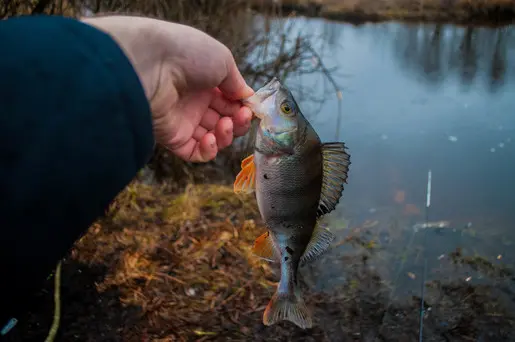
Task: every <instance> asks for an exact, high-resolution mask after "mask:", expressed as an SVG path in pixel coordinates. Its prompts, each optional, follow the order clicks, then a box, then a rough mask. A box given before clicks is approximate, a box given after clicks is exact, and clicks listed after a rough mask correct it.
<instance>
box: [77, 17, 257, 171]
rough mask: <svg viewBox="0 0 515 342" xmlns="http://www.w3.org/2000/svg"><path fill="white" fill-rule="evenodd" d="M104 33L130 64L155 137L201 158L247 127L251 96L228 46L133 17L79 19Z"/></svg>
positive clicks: (195, 32)
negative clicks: (147, 105) (247, 102)
mask: <svg viewBox="0 0 515 342" xmlns="http://www.w3.org/2000/svg"><path fill="white" fill-rule="evenodd" d="M82 21H83V22H85V23H87V24H90V25H93V26H95V27H97V28H99V29H100V30H103V31H104V32H106V33H108V34H109V35H110V36H111V37H113V39H115V40H116V41H117V43H118V44H119V45H120V47H121V48H122V49H123V50H124V52H125V53H126V55H127V56H128V58H129V59H130V61H131V62H132V65H133V66H134V68H135V70H136V72H137V74H138V76H139V78H140V80H141V82H142V84H143V88H144V89H145V94H146V96H147V98H148V99H149V101H150V107H151V110H152V117H153V127H154V134H155V138H156V141H157V142H158V143H160V144H162V145H164V146H165V147H166V148H167V149H169V150H170V151H172V152H173V153H175V154H176V155H177V156H179V157H180V158H182V159H184V160H187V161H192V162H206V161H209V160H212V159H214V158H215V157H216V155H217V153H218V151H219V150H221V149H223V148H225V147H227V146H229V145H230V144H231V143H232V141H233V138H234V137H235V136H242V135H244V134H245V133H246V132H247V131H248V129H249V128H250V121H251V118H252V112H251V111H250V109H249V108H247V107H245V106H243V105H242V104H241V103H240V101H239V100H241V99H243V98H245V97H248V96H251V95H252V94H253V93H254V91H253V90H252V88H250V87H249V86H248V85H247V84H246V83H245V80H244V79H243V77H242V75H241V74H240V72H239V71H238V68H237V66H236V63H235V61H234V57H233V55H232V53H231V51H230V50H229V49H228V48H227V47H226V46H225V45H223V44H222V43H220V42H219V41H217V40H215V39H214V38H212V37H210V36H209V35H207V34H205V33H204V32H202V31H199V30H197V29H194V28H192V27H189V26H185V25H180V24H175V23H170V22H166V21H161V20H156V19H150V18H144V17H132V16H105V17H95V18H83V19H82Z"/></svg>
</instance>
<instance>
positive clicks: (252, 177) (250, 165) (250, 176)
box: [234, 155, 256, 193]
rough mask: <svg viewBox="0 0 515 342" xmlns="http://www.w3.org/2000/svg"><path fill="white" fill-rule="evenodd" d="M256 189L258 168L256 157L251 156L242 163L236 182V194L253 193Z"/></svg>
mask: <svg viewBox="0 0 515 342" xmlns="http://www.w3.org/2000/svg"><path fill="white" fill-rule="evenodd" d="M255 187H256V166H255V165H254V155H250V156H248V157H247V158H245V159H243V161H242V162H241V171H240V173H238V175H237V176H236V180H235V181H234V192H236V193H239V192H244V193H251V192H253V191H254V189H255Z"/></svg>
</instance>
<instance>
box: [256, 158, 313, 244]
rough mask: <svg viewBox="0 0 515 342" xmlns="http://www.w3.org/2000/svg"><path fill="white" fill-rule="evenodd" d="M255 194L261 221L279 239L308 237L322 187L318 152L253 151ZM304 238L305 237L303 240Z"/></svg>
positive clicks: (302, 239)
mask: <svg viewBox="0 0 515 342" xmlns="http://www.w3.org/2000/svg"><path fill="white" fill-rule="evenodd" d="M255 164H256V198H257V202H258V207H259V211H260V213H261V216H262V218H263V221H264V222H265V224H266V225H267V227H268V229H270V230H271V231H272V232H273V233H274V235H275V236H276V237H277V238H279V235H282V238H281V240H283V241H285V239H290V240H291V239H293V240H299V241H298V242H299V243H300V242H301V241H302V242H303V243H305V244H307V242H308V241H309V238H310V237H311V234H312V232H313V229H314V227H315V224H316V220H317V219H316V213H317V208H318V204H319V200H320V192H321V189H322V154H321V152H320V150H319V149H312V150H311V151H310V152H309V153H306V154H304V155H302V156H298V155H292V156H290V155H282V156H268V155H264V154H261V153H259V152H257V151H256V152H255ZM305 240H306V241H305Z"/></svg>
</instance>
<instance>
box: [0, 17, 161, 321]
mask: <svg viewBox="0 0 515 342" xmlns="http://www.w3.org/2000/svg"><path fill="white" fill-rule="evenodd" d="M0 42H1V43H2V48H1V49H2V53H1V54H0V108H1V112H0V158H1V159H0V160H1V164H0V189H1V192H0V193H1V195H2V196H1V198H0V227H1V228H0V229H1V233H2V235H1V236H2V237H1V240H0V265H1V266H2V271H3V273H1V275H0V277H1V280H0V293H4V294H10V295H8V296H7V298H6V297H5V296H4V297H0V307H1V308H2V310H0V320H1V318H2V317H1V315H2V314H4V315H5V314H6V313H5V312H4V311H3V310H6V309H7V310H12V309H13V308H14V307H15V306H16V307H17V308H23V305H21V304H22V303H21V301H22V300H23V299H24V298H26V295H25V294H24V292H28V293H30V291H32V290H34V289H36V288H37V287H38V286H40V285H41V282H40V281H41V280H44V279H45V277H46V276H47V275H48V274H49V273H50V272H51V271H52V269H53V267H54V266H55V263H56V262H57V260H58V259H59V258H61V257H63V256H64V255H65V253H66V252H67V251H68V249H69V248H70V247H71V246H72V244H73V242H74V241H75V240H76V239H77V238H78V237H79V236H80V235H81V233H83V232H84V231H85V229H86V228H87V227H88V226H89V225H90V224H91V223H92V222H93V221H94V220H95V219H96V218H97V217H98V216H100V215H102V213H103V212H104V210H105V208H106V206H107V205H108V204H109V202H110V201H111V200H112V199H113V198H114V196H115V195H116V194H117V193H118V192H119V191H121V190H122V189H123V188H124V187H125V186H126V185H127V184H128V183H129V182H130V181H131V179H133V177H134V176H135V175H136V173H137V171H138V170H139V169H140V168H141V167H142V166H144V164H145V162H146V161H147V159H148V158H149V157H150V154H151V152H152V148H153V145H154V141H153V136H152V122H151V114H150V109H149V104H148V101H147V99H146V97H145V93H144V90H143V87H142V86H141V84H140V81H139V79H138V77H137V75H136V73H135V71H134V70H133V68H132V66H131V64H130V62H129V60H128V59H127V58H126V56H125V55H124V53H123V52H122V50H120V48H119V47H118V46H117V45H116V43H115V42H114V41H113V40H112V39H111V38H110V37H109V36H107V35H106V34H104V33H102V32H100V31H99V30H97V29H95V28H93V27H90V26H88V25H86V24H83V23H80V22H78V21H75V20H71V19H64V18H59V17H26V18H15V19H8V20H5V21H0ZM7 278H8V279H9V280H8V281H7ZM17 294H22V295H21V296H23V298H22V297H21V296H17ZM10 312H13V311H10ZM7 314H9V312H8V313H7ZM13 314H14V313H13ZM3 323H4V322H1V321H0V328H1V326H2V325H3Z"/></svg>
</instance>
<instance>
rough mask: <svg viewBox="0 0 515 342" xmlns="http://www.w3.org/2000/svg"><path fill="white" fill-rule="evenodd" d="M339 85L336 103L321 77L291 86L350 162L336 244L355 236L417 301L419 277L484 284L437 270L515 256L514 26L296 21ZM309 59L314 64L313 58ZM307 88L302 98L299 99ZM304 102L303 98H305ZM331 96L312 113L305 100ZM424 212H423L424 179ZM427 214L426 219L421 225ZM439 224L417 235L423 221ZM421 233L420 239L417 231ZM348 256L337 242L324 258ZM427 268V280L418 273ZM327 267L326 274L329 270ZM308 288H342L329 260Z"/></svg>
mask: <svg viewBox="0 0 515 342" xmlns="http://www.w3.org/2000/svg"><path fill="white" fill-rule="evenodd" d="M289 20H290V22H291V20H294V29H293V30H292V32H291V35H292V36H295V35H296V34H297V33H298V32H300V31H303V32H309V34H311V35H312V36H313V42H312V43H313V45H314V47H315V49H316V50H317V51H318V52H319V53H320V55H321V56H322V60H323V63H324V64H325V65H326V66H327V67H329V68H330V67H337V68H338V70H337V71H336V72H334V73H332V76H333V77H334V79H335V80H336V82H337V83H338V84H339V85H340V86H342V87H343V100H342V103H341V104H342V107H343V111H342V114H343V119H342V121H341V123H342V124H341V127H337V122H338V120H337V117H338V115H339V112H338V100H337V98H336V96H335V94H334V89H332V88H331V85H330V84H329V83H328V82H324V80H323V78H324V77H323V76H321V75H320V74H308V75H302V76H292V77H290V78H289V79H288V82H289V85H291V86H292V87H293V88H295V90H294V94H296V95H297V98H298V99H299V102H300V105H301V108H302V110H303V112H304V113H305V114H306V116H308V117H309V119H310V121H311V122H312V124H313V126H314V127H315V128H316V129H317V131H318V132H319V135H320V137H321V139H322V140H323V141H334V140H335V139H338V138H339V139H341V140H343V141H345V143H346V144H347V146H348V148H349V152H350V154H351V160H352V165H351V171H350V176H349V184H348V185H347V187H346V189H345V191H344V199H343V200H342V202H341V204H340V205H339V206H338V208H337V211H336V213H334V214H333V217H334V218H335V220H336V221H335V222H337V221H338V219H339V220H340V221H341V220H344V221H345V224H344V226H345V227H344V228H343V229H339V228H338V227H333V229H335V230H336V231H338V234H339V239H344V238H346V237H349V236H351V235H353V234H360V233H362V232H364V231H367V232H368V233H369V235H368V238H369V241H370V240H373V241H374V244H375V245H377V246H379V247H380V249H381V252H380V253H379V255H380V256H379V257H376V264H377V265H378V267H380V266H381V267H382V268H381V267H380V269H381V270H382V276H384V278H385V279H386V280H387V281H389V282H390V283H391V284H392V283H393V285H394V287H396V288H397V289H398V290H399V291H400V292H399V293H400V294H399V296H401V297H402V295H403V294H404V295H406V293H418V294H420V282H421V279H422V278H423V277H427V280H429V279H447V278H452V277H458V278H459V277H461V279H462V281H467V282H468V281H471V282H474V281H478V282H480V281H481V280H482V276H481V275H478V274H475V273H473V272H469V271H464V272H458V271H456V270H453V269H452V268H450V267H449V266H448V264H446V263H445V261H446V260H448V259H449V258H448V254H449V253H451V252H453V251H454V250H455V249H456V248H457V247H460V248H462V249H463V250H464V252H466V253H468V254H471V255H474V254H476V255H478V256H481V257H484V258H485V259H486V260H489V261H490V262H492V263H493V264H495V265H508V266H511V264H512V263H513V262H514V260H515V249H514V246H513V245H512V241H515V226H514V222H515V210H514V209H515V182H514V181H513V177H514V176H515V117H514V115H515V96H514V94H515V64H514V63H515V37H514V34H513V28H512V27H509V28H496V29H491V28H466V27H456V26H452V25H430V24H420V25H419V24H416V25H415V24H400V23H384V24H369V25H363V26H358V27H356V26H352V25H349V24H344V23H337V22H330V21H326V20H321V19H304V18H296V19H289ZM313 62H314V63H316V60H314V61H313ZM301 89H303V92H301ZM306 90H308V92H306ZM308 95H309V96H308ZM323 95H326V96H328V97H327V100H326V101H325V102H323V103H322V105H320V104H319V103H318V102H317V103H315V102H314V101H312V100H311V98H312V97H315V98H316V97H322V96H323ZM429 170H431V172H432V193H431V206H430V207H429V210H428V211H427V212H426V208H425V205H426V189H427V177H428V171H429ZM426 214H427V217H426ZM426 219H427V220H429V221H439V220H446V221H449V222H450V225H449V227H448V228H445V229H441V230H437V229H428V230H425V231H422V232H421V231H419V232H417V233H415V231H414V229H413V225H415V224H416V223H420V222H425V220H426ZM424 234H425V235H424ZM345 253H352V251H351V252H349V249H348V248H346V246H345V244H343V245H342V246H341V247H338V248H335V249H333V250H332V251H331V255H332V256H333V257H335V256H339V254H341V255H343V254H345ZM424 260H427V275H425V273H424V267H423V266H424ZM328 265H329V266H328ZM318 267H319V268H323V269H322V270H319V271H318V279H317V280H316V282H315V285H317V286H318V288H319V289H331V288H334V286H336V284H337V283H339V282H341V281H345V279H346V276H345V274H343V271H342V269H341V268H339V266H338V263H334V262H333V263H332V264H330V263H329V264H322V265H318Z"/></svg>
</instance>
